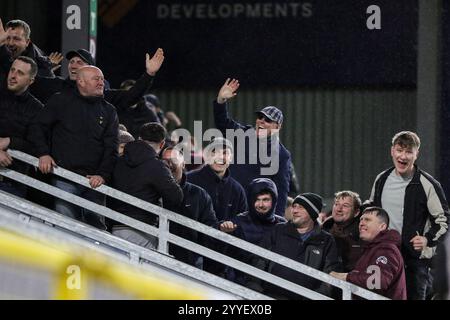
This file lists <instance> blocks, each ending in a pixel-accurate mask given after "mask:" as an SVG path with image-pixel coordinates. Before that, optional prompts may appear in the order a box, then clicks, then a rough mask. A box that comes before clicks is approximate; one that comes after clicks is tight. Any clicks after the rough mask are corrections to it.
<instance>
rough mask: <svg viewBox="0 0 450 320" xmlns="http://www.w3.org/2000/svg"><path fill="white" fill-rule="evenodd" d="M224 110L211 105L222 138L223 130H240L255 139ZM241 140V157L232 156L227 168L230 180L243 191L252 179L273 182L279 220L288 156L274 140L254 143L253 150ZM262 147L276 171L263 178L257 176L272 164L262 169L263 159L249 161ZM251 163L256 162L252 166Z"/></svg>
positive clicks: (223, 106) (283, 206)
mask: <svg viewBox="0 0 450 320" xmlns="http://www.w3.org/2000/svg"><path fill="white" fill-rule="evenodd" d="M227 108H228V107H227V104H218V103H217V101H215V102H214V121H215V124H216V127H217V129H219V130H220V131H221V132H222V134H223V135H224V137H226V131H227V129H233V130H239V129H240V130H243V131H244V132H245V133H246V135H249V136H250V137H251V138H255V139H257V138H256V131H255V128H254V127H253V126H251V125H243V124H240V123H238V122H236V121H235V120H233V119H232V118H231V117H230V115H229V114H228V110H227ZM272 139H273V140H272ZM230 140H232V139H230ZM245 140H246V141H245V154H242V153H239V152H235V154H234V156H235V160H234V163H233V164H231V165H230V172H231V176H232V177H233V178H235V179H236V180H237V181H238V182H239V183H240V184H241V185H242V186H243V187H244V189H247V188H248V186H249V184H250V183H251V182H252V181H253V180H254V179H257V178H270V179H271V180H272V181H273V182H275V184H276V186H277V190H278V195H279V198H278V202H277V206H276V209H275V213H276V214H277V215H279V216H283V215H284V211H285V209H286V201H287V197H288V192H289V184H290V180H291V154H290V153H289V151H288V150H287V149H286V148H285V147H284V145H283V144H282V143H281V142H280V141H279V139H278V138H277V137H269V138H267V139H265V140H260V139H258V143H257V146H256V147H255V146H250V145H249V143H248V140H249V139H248V138H246V139H245ZM262 144H265V146H264V147H265V148H266V149H267V155H266V156H267V157H268V158H269V159H272V158H277V160H278V171H277V172H276V173H275V174H272V175H263V174H262V172H261V170H262V169H263V168H266V169H267V168H269V166H271V165H273V166H274V163H273V162H271V163H270V164H269V165H266V164H263V163H264V162H265V161H263V160H264V159H261V157H259V156H258V158H257V159H252V157H253V156H255V155H259V151H261V150H259V148H260V147H262V146H261V145H262ZM272 149H274V150H272ZM251 152H252V153H251ZM264 153H266V152H263V154H264ZM241 157H245V164H241V163H239V161H237V160H242V159H241ZM254 160H256V163H254Z"/></svg>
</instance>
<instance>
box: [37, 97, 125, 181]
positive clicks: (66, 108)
mask: <svg viewBox="0 0 450 320" xmlns="http://www.w3.org/2000/svg"><path fill="white" fill-rule="evenodd" d="M118 128H119V122H118V119H117V113H116V110H115V109H114V107H113V106H112V105H111V104H109V103H108V102H106V101H105V100H104V99H103V98H102V97H85V96H82V95H81V94H80V93H79V91H78V90H76V91H70V92H69V91H67V92H62V93H59V94H56V95H55V96H53V97H52V99H51V100H50V101H49V102H48V104H47V105H46V107H45V108H44V109H43V111H42V112H41V113H40V114H39V116H38V117H37V119H36V120H35V122H33V125H32V129H31V134H30V141H32V142H33V144H34V146H35V149H36V155H37V157H41V156H44V155H51V156H52V157H53V159H54V160H55V162H56V164H57V165H59V166H61V167H63V168H65V169H67V170H71V171H74V172H76V173H78V174H80V175H82V176H87V175H99V176H102V177H103V179H105V180H106V181H109V179H110V178H111V174H112V172H113V170H114V165H115V163H116V160H117V155H118V151H117V149H118V130H119V129H118Z"/></svg>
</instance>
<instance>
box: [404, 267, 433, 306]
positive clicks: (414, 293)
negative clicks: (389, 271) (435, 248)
mask: <svg viewBox="0 0 450 320" xmlns="http://www.w3.org/2000/svg"><path fill="white" fill-rule="evenodd" d="M405 276H406V293H407V296H408V300H425V299H426V297H427V295H428V292H429V291H430V284H431V281H432V279H431V273H430V260H429V259H422V260H421V259H408V260H405Z"/></svg>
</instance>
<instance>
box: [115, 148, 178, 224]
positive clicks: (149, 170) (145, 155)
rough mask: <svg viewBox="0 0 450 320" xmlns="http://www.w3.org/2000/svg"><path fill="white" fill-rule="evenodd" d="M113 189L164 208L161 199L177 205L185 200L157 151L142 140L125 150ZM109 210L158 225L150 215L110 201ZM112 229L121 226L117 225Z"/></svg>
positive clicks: (117, 166) (118, 166)
mask: <svg viewBox="0 0 450 320" xmlns="http://www.w3.org/2000/svg"><path fill="white" fill-rule="evenodd" d="M112 186H113V187H114V188H116V189H117V190H120V191H123V192H125V193H128V194H130V195H132V196H135V197H136V198H139V199H142V200H144V201H147V202H150V203H153V204H156V205H161V203H160V201H159V200H160V198H162V200H163V202H164V204H166V203H169V204H170V203H173V204H175V205H178V204H180V203H181V201H182V199H183V191H182V190H181V188H180V186H179V185H178V184H177V182H176V181H175V179H174V177H173V176H172V173H171V172H170V170H169V168H168V167H167V166H166V164H165V163H164V162H162V161H161V160H160V159H159V157H158V155H157V154H156V152H155V150H154V149H153V148H152V147H151V146H150V145H148V144H147V143H146V142H144V141H141V140H139V141H134V142H130V143H128V144H127V145H126V146H125V149H124V154H123V156H122V157H120V158H119V160H118V161H117V164H116V167H115V168H114V173H113V178H112ZM109 206H110V207H111V208H112V209H113V210H116V211H118V212H121V213H123V214H126V215H127V216H129V217H132V218H134V219H137V220H140V221H142V222H145V223H148V224H151V225H156V222H157V219H156V216H155V215H153V214H151V213H150V212H148V211H145V210H142V209H139V208H137V207H135V206H132V205H129V204H126V203H124V202H122V201H118V200H111V201H110V205H109ZM113 225H120V223H118V222H115V221H114V222H113Z"/></svg>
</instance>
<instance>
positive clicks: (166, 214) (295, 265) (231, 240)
mask: <svg viewBox="0 0 450 320" xmlns="http://www.w3.org/2000/svg"><path fill="white" fill-rule="evenodd" d="M8 152H9V153H10V154H11V155H12V156H13V157H14V158H17V159H19V160H21V161H24V162H26V163H29V164H31V165H33V166H36V165H37V164H38V160H37V159H36V158H34V157H31V156H29V155H26V154H24V153H22V152H19V151H14V150H9V151H8ZM0 174H2V175H5V176H8V177H9V178H11V179H14V180H16V181H20V182H22V183H25V184H27V185H30V186H31V187H34V188H39V189H41V188H43V191H45V192H48V193H50V194H53V195H56V196H58V197H60V196H62V199H64V200H66V201H69V202H72V203H74V201H75V202H76V203H75V204H76V205H82V206H83V207H86V208H87V209H89V210H92V211H95V212H98V213H100V214H102V215H104V216H106V217H109V218H111V219H113V220H116V221H119V222H121V223H124V224H126V225H129V226H131V227H133V228H136V229H138V230H141V231H143V232H146V233H149V234H152V235H155V236H158V234H159V236H161V234H160V232H161V231H160V230H158V229H156V228H154V227H152V226H149V225H147V224H143V223H141V222H139V221H137V220H134V219H131V218H129V217H126V216H124V215H121V214H119V213H117V212H114V211H112V210H110V209H107V208H104V207H101V206H98V205H96V204H92V203H90V202H89V201H86V200H84V199H82V198H79V197H75V196H73V195H70V194H69V196H68V195H64V194H62V195H60V192H63V191H61V190H59V189H57V188H54V187H51V186H48V185H46V184H42V183H38V182H36V183H32V182H30V181H26V180H27V179H24V178H23V177H20V176H17V175H14V174H12V173H11V172H10V171H8V170H6V172H5V171H3V172H0ZM54 174H56V175H58V176H61V177H64V178H66V179H68V180H71V181H73V182H76V183H78V184H81V185H83V186H86V187H90V186H89V182H88V180H87V179H86V178H84V177H81V176H79V175H76V174H74V173H72V172H69V171H67V170H64V169H62V168H55V169H54ZM26 178H28V177H26ZM28 179H31V178H28ZM31 180H33V179H31ZM36 184H37V185H38V186H36ZM49 187H50V189H49ZM51 188H53V189H51ZM54 189H56V190H54ZM96 190H97V191H99V192H101V193H103V194H105V195H108V196H110V197H113V198H115V199H118V200H120V201H124V202H126V203H129V204H131V205H134V206H137V207H139V208H141V209H143V210H146V211H148V212H151V213H154V214H157V215H158V216H159V218H160V219H162V220H163V224H164V223H165V222H164V219H167V220H170V221H174V222H176V223H179V224H182V225H183V226H185V227H188V228H191V229H194V230H196V231H198V232H201V233H204V234H206V235H209V236H211V237H213V238H215V239H218V240H220V241H223V242H225V243H228V244H230V245H233V246H235V247H238V248H240V249H243V250H246V251H248V252H250V253H253V254H257V255H259V256H261V257H264V258H265V259H268V260H271V261H274V262H276V263H279V264H283V265H284V266H286V267H288V268H291V269H293V270H295V271H298V272H300V273H303V274H306V275H308V276H310V277H312V278H315V279H317V280H320V281H323V282H325V283H328V284H331V285H332V286H335V287H338V288H341V289H342V290H344V288H347V287H349V288H350V290H351V292H352V293H353V294H355V295H358V296H361V297H363V298H366V299H378V300H380V299H386V298H385V297H383V296H380V295H378V294H375V293H373V292H371V291H368V290H366V289H363V288H360V287H357V286H355V285H352V284H350V283H348V282H345V281H342V280H339V279H336V278H334V277H331V276H330V275H328V274H326V273H323V272H321V271H319V270H316V269H314V268H311V267H309V266H306V265H303V264H301V263H299V262H296V261H294V260H291V259H289V258H286V257H284V256H282V255H279V254H276V253H274V252H271V251H268V250H265V249H263V248H261V247H259V246H256V245H254V244H251V243H248V242H246V241H243V240H241V239H238V238H236V237H233V236H230V235H228V234H225V233H223V232H220V231H219V230H216V229H213V228H210V227H208V226H206V225H204V224H202V223H199V222H197V221H194V220H192V219H189V218H186V217H184V216H181V215H178V214H176V213H173V212H171V211H168V210H165V209H163V208H161V207H158V206H156V205H153V204H151V203H148V202H145V201H143V200H141V199H138V198H135V197H133V196H130V195H128V194H125V193H123V192H120V191H118V190H114V189H112V188H110V187H107V186H102V187H100V188H98V189H96ZM68 198H71V200H68ZM74 199H76V200H74ZM163 233H164V232H163ZM174 239H175V238H173V235H171V234H169V241H170V242H173V240H174ZM180 239H181V238H180ZM183 240H184V239H183ZM185 241H187V240H185ZM162 243H164V239H163V241H162ZM193 245H194V247H195V248H196V249H195V250H192V251H195V252H197V253H199V254H201V255H206V256H208V255H211V256H212V259H214V260H216V261H219V262H222V261H224V258H229V257H227V256H224V255H221V254H219V253H217V252H214V251H211V250H209V249H207V248H204V247H202V246H198V245H197V244H195V243H192V242H189V243H188V244H187V246H186V248H189V250H191V249H192V248H193ZM163 249H165V248H164V244H163ZM166 250H167V249H166ZM235 261H236V260H235ZM244 265H245V266H247V268H248V267H249V266H248V265H246V264H244ZM231 266H232V267H235V266H234V263H233V265H231ZM240 270H241V269H240ZM242 271H244V272H246V273H249V272H248V271H245V270H242ZM296 293H298V292H296Z"/></svg>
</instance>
